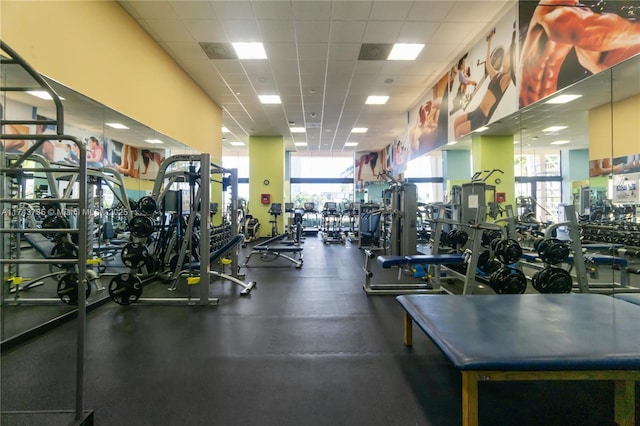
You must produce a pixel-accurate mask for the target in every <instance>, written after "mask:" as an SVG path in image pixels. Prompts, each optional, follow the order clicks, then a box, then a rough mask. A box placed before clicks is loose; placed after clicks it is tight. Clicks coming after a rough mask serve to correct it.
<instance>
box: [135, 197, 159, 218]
mask: <svg viewBox="0 0 640 426" xmlns="http://www.w3.org/2000/svg"><path fill="white" fill-rule="evenodd" d="M157 208H158V204H157V203H156V200H154V199H153V197H152V196H150V195H145V196H144V197H142V198H140V199H139V200H138V211H139V212H140V213H142V214H149V215H150V214H154V213H155V212H156V210H157Z"/></svg>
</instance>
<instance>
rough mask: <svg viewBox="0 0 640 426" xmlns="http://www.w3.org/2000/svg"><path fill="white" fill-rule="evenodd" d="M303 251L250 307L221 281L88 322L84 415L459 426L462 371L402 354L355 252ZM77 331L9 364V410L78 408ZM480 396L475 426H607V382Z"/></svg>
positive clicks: (426, 353) (39, 344)
mask: <svg viewBox="0 0 640 426" xmlns="http://www.w3.org/2000/svg"><path fill="white" fill-rule="evenodd" d="M303 247H304V266H303V267H302V268H301V269H295V268H293V267H290V266H289V265H288V264H287V263H280V262H279V261H275V262H269V263H261V262H260V261H259V259H257V257H256V256H254V258H253V259H252V262H251V264H252V265H255V266H256V267H252V268H247V269H243V271H244V272H245V273H246V274H247V277H246V279H247V280H255V281H257V282H258V287H257V289H255V290H254V291H253V292H252V293H251V295H250V296H248V297H240V296H239V294H238V293H239V291H238V289H236V288H234V287H233V286H232V284H230V283H228V282H226V283H222V282H216V283H214V284H212V286H211V295H212V296H216V297H219V298H220V305H218V306H210V307H199V306H195V307H188V306H118V305H116V304H114V303H112V302H110V303H108V304H106V305H104V306H102V307H100V308H98V309H96V310H95V311H93V312H90V313H89V315H88V321H87V346H86V363H85V366H86V367H85V392H84V406H85V408H86V409H90V410H94V412H95V424H98V425H155V426H157V425H274V426H275V425H278V426H283V425H313V426H315V425H331V426H335V425H367V426H371V425H407V426H408V425H457V424H461V419H462V415H461V404H460V398H461V390H460V388H461V379H460V374H459V372H458V371H456V370H455V369H453V368H452V367H451V366H450V365H449V363H448V361H447V360H446V359H445V358H444V357H443V356H442V355H441V354H440V353H439V351H438V350H437V349H435V348H434V347H433V345H432V344H431V343H430V342H429V340H428V339H427V338H426V337H425V336H424V335H423V334H422V333H420V332H419V331H418V330H416V331H415V337H414V347H413V349H411V350H409V349H406V348H405V347H404V346H403V343H402V310H401V308H400V307H399V305H398V304H397V302H396V301H395V299H394V298H393V297H390V296H367V295H366V294H365V293H364V291H363V290H362V284H363V281H364V276H363V272H362V265H363V262H364V255H363V253H362V252H361V250H359V249H358V248H357V247H356V246H355V245H351V244H350V243H347V244H346V245H341V244H332V245H324V244H322V241H321V240H320V239H319V238H318V239H316V238H315V237H308V238H307V240H306V241H305V243H304V245H303ZM278 265H280V267H274V266H278ZM263 266H269V267H268V268H267V267H263ZM375 278H378V276H376V277H375ZM392 280H395V274H391V275H390V278H389V279H388V280H387V281H392ZM452 297H454V296H452ZM541 320H543V319H541ZM75 331H76V329H75V323H73V322H72V323H67V324H64V325H62V326H60V327H58V328H56V329H54V330H52V331H50V332H47V333H46V334H44V335H42V336H40V337H38V338H36V339H34V340H31V341H29V342H27V343H25V344H22V345H20V346H18V347H16V348H14V349H10V350H9V351H6V352H5V353H3V355H2V363H1V364H2V365H1V367H2V371H1V373H2V376H1V378H2V387H1V391H2V394H1V403H2V410H3V411H14V410H58V409H67V410H68V409H73V408H74V401H75V394H74V389H75V385H74V383H75ZM479 393H480V423H481V424H482V425H609V424H615V423H613V422H612V421H611V419H612V418H613V384H612V383H607V382H604V383H597V382H592V383H584V382H582V383H580V382H564V383H551V382H534V383H531V382H522V383H520V382H511V383H481V384H480V386H479ZM638 393H640V392H638ZM636 406H637V408H636V413H638V412H639V411H640V402H637V404H636ZM2 424H3V425H5V424H11V425H13V424H32V423H26V422H25V423H21V422H20V421H18V420H16V419H15V418H11V419H7V418H6V417H5V418H4V419H3V421H2ZM41 424H43V425H48V424H52V423H47V422H45V423H41Z"/></svg>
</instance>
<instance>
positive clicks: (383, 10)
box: [369, 1, 413, 21]
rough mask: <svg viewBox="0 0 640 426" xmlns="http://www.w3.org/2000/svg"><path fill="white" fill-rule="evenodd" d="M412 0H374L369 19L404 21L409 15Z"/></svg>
mask: <svg viewBox="0 0 640 426" xmlns="http://www.w3.org/2000/svg"><path fill="white" fill-rule="evenodd" d="M412 5H413V2H412V1H375V2H373V7H372V8H371V15H370V16H369V19H371V20H378V21H404V20H405V19H406V18H407V16H408V15H409V11H410V10H411V6H412Z"/></svg>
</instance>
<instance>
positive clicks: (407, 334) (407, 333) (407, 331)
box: [404, 312, 413, 346]
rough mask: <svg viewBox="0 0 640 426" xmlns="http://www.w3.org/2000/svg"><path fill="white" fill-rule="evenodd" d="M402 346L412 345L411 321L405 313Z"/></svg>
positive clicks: (409, 316)
mask: <svg viewBox="0 0 640 426" xmlns="http://www.w3.org/2000/svg"><path fill="white" fill-rule="evenodd" d="M404 344H405V345H406V346H411V345H413V320H412V319H411V315H409V314H408V313H407V312H405V313H404Z"/></svg>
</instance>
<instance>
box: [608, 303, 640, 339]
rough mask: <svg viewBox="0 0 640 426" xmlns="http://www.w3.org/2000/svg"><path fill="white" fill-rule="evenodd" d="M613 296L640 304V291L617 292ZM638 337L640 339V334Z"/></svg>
mask: <svg viewBox="0 0 640 426" xmlns="http://www.w3.org/2000/svg"><path fill="white" fill-rule="evenodd" d="M613 297H615V298H616V299H620V300H624V301H625V302H629V303H633V304H634V305H640V293H616V294H614V295H613ZM638 339H640V336H639V337H638Z"/></svg>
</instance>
